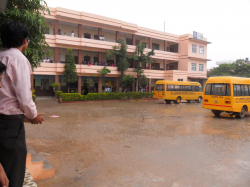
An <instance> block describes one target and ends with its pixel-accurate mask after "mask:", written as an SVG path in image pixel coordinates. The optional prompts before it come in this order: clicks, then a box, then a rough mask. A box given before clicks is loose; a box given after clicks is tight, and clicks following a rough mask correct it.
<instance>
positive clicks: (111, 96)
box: [60, 92, 153, 101]
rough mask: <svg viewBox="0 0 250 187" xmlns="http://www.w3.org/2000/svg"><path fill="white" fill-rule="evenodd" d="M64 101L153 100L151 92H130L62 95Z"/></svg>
mask: <svg viewBox="0 0 250 187" xmlns="http://www.w3.org/2000/svg"><path fill="white" fill-rule="evenodd" d="M60 96H61V98H62V101H96V100H125V99H143V98H153V93H151V92H128V93H120V92H118V93H88V94H87V95H80V94H79V93H61V94H60Z"/></svg>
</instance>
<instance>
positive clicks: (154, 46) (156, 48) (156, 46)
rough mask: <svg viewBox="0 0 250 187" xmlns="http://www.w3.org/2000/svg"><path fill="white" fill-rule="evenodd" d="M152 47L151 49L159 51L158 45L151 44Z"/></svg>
mask: <svg viewBox="0 0 250 187" xmlns="http://www.w3.org/2000/svg"><path fill="white" fill-rule="evenodd" d="M152 47H153V48H154V49H155V50H159V49H160V45H159V44H156V43H152Z"/></svg>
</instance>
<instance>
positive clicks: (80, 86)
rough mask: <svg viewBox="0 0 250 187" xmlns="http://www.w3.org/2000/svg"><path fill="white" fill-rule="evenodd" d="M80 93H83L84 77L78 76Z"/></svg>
mask: <svg viewBox="0 0 250 187" xmlns="http://www.w3.org/2000/svg"><path fill="white" fill-rule="evenodd" d="M77 78H78V93H79V94H80V95H82V77H81V76H78V77H77Z"/></svg>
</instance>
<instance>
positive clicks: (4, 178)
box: [0, 164, 9, 187]
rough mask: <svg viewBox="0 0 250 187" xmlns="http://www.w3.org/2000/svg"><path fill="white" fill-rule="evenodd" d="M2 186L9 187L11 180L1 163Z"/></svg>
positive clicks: (0, 182)
mask: <svg viewBox="0 0 250 187" xmlns="http://www.w3.org/2000/svg"><path fill="white" fill-rule="evenodd" d="M0 185H1V186H0V187H8V186H9V180H8V178H7V176H6V174H5V171H4V169H3V166H2V165H1V164H0Z"/></svg>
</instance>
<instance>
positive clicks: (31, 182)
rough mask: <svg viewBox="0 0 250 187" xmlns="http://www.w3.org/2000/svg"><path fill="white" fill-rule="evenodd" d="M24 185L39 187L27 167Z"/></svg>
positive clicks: (26, 186) (24, 186) (25, 186)
mask: <svg viewBox="0 0 250 187" xmlns="http://www.w3.org/2000/svg"><path fill="white" fill-rule="evenodd" d="M23 187H37V185H36V183H35V181H34V180H33V178H32V176H31V175H30V173H29V171H28V169H27V168H26V170H25V177H24V183H23Z"/></svg>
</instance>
